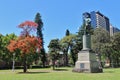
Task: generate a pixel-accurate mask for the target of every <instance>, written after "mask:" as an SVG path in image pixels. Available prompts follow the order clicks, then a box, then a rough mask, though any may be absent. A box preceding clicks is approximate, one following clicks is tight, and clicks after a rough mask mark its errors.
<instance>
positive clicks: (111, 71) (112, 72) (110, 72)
mask: <svg viewBox="0 0 120 80" xmlns="http://www.w3.org/2000/svg"><path fill="white" fill-rule="evenodd" d="M104 73H115V71H105V72H104Z"/></svg>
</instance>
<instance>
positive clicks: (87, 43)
mask: <svg viewBox="0 0 120 80" xmlns="http://www.w3.org/2000/svg"><path fill="white" fill-rule="evenodd" d="M84 24H85V26H84V34H83V50H90V48H91V35H90V27H91V19H90V18H89V17H87V18H85V19H84Z"/></svg>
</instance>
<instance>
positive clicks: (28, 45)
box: [7, 21, 42, 72]
mask: <svg viewBox="0 0 120 80" xmlns="http://www.w3.org/2000/svg"><path fill="white" fill-rule="evenodd" d="M37 26H38V25H37V24H36V23H34V22H32V21H25V22H23V23H21V24H20V25H19V26H18V27H19V28H22V29H23V31H22V33H21V35H20V36H19V37H18V39H17V40H11V42H10V44H9V45H8V46H7V48H8V50H10V51H11V52H14V51H15V50H17V49H19V50H20V52H21V57H22V59H23V66H24V68H23V72H26V71H27V60H26V58H27V55H28V54H30V53H35V52H36V51H37V50H40V49H41V42H42V41H41V39H39V38H37V37H35V36H31V35H30V32H31V31H33V30H35V29H36V28H37Z"/></svg>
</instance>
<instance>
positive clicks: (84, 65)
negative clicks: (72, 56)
mask: <svg viewBox="0 0 120 80" xmlns="http://www.w3.org/2000/svg"><path fill="white" fill-rule="evenodd" d="M73 71H74V72H89V73H100V72H103V71H102V68H101V67H100V64H99V62H98V61H97V60H96V55H95V53H93V52H92V51H91V50H82V51H80V52H79V53H78V61H77V62H76V64H75V68H74V69H73Z"/></svg>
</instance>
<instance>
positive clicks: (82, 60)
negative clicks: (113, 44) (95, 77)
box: [73, 13, 102, 73]
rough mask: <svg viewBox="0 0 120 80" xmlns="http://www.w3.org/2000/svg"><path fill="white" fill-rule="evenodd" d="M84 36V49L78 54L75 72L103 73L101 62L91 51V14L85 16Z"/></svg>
mask: <svg viewBox="0 0 120 80" xmlns="http://www.w3.org/2000/svg"><path fill="white" fill-rule="evenodd" d="M83 17H84V18H83V23H84V25H85V26H84V34H83V49H82V50H81V51H80V52H79V53H78V60H77V61H76V63H75V68H74V69H73V71H74V72H89V73H99V72H100V73H101V72H102V68H100V65H99V62H98V61H97V59H96V54H95V53H94V52H93V51H92V49H91V34H90V28H91V19H90V15H89V13H84V14H83Z"/></svg>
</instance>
